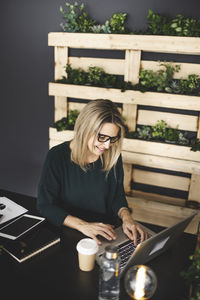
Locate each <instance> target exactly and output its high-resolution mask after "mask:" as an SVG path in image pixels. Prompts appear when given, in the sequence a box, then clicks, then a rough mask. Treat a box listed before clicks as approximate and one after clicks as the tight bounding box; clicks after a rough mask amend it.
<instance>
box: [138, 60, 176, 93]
mask: <svg viewBox="0 0 200 300" xmlns="http://www.w3.org/2000/svg"><path fill="white" fill-rule="evenodd" d="M160 65H161V66H163V67H164V69H160V70H158V71H153V70H144V69H143V70H142V71H141V72H140V75H139V78H140V81H139V85H140V86H141V88H143V90H148V89H153V90H156V91H157V92H162V91H167V88H168V87H169V86H170V83H171V82H172V79H173V75H174V73H175V72H178V71H179V70H180V65H172V64H170V63H165V64H160Z"/></svg>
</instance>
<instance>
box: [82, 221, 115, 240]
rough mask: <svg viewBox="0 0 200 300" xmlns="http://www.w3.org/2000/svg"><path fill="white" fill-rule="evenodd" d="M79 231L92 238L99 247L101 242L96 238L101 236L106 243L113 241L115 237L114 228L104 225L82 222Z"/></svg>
mask: <svg viewBox="0 0 200 300" xmlns="http://www.w3.org/2000/svg"><path fill="white" fill-rule="evenodd" d="M80 231H81V232H82V233H83V234H85V235H87V236H89V237H91V238H93V239H94V240H95V241H96V242H97V243H98V244H99V245H101V241H100V239H98V236H102V237H104V238H105V239H106V240H108V241H111V240H115V239H116V237H117V235H116V232H115V230H114V226H113V225H110V224H104V223H94V222H92V223H88V222H84V223H83V224H81V226H80Z"/></svg>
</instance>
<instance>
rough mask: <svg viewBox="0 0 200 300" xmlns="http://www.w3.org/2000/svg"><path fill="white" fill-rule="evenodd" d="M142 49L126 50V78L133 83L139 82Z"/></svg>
mask: <svg viewBox="0 0 200 300" xmlns="http://www.w3.org/2000/svg"><path fill="white" fill-rule="evenodd" d="M140 61H141V51H138V50H137V51H135V50H126V54H125V66H124V80H125V81H130V82H131V83H132V84H133V85H135V84H138V83H139V75H140Z"/></svg>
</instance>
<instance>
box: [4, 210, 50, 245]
mask: <svg viewBox="0 0 200 300" xmlns="http://www.w3.org/2000/svg"><path fill="white" fill-rule="evenodd" d="M44 220H45V218H42V217H38V216H33V215H28V214H24V215H22V216H21V217H19V218H17V219H15V220H14V221H12V222H10V223H9V224H7V225H6V226H4V227H2V228H1V229H0V236H2V237H5V238H8V239H11V240H16V239H17V238H18V237H20V236H21V235H23V234H25V233H27V232H28V231H30V230H31V229H32V228H34V227H35V226H37V225H39V224H40V223H41V222H43V221H44Z"/></svg>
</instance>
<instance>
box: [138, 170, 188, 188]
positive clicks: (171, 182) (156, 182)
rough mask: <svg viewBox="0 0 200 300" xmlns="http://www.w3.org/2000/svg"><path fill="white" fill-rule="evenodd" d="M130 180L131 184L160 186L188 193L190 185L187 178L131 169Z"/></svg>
mask: <svg viewBox="0 0 200 300" xmlns="http://www.w3.org/2000/svg"><path fill="white" fill-rule="evenodd" d="M132 180H133V182H137V183H142V184H148V185H153V186H160V187H165V188H170V189H176V190H181V191H188V190H189V184H190V179H189V178H187V177H181V176H176V175H168V174H162V173H155V172H150V171H143V170H138V169H133V177H132Z"/></svg>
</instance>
